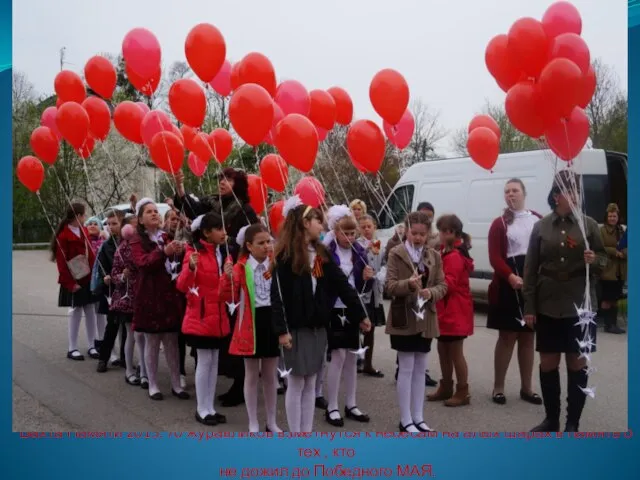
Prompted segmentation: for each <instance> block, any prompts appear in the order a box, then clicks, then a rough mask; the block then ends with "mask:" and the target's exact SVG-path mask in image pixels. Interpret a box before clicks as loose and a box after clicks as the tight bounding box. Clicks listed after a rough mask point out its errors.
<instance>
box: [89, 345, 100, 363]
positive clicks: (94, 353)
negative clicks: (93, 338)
mask: <svg viewBox="0 0 640 480" xmlns="http://www.w3.org/2000/svg"><path fill="white" fill-rule="evenodd" d="M87 355H89V357H91V358H93V359H94V360H98V359H99V358H100V354H99V353H98V351H97V350H96V349H95V348H93V347H91V348H90V349H89V350H88V351H87Z"/></svg>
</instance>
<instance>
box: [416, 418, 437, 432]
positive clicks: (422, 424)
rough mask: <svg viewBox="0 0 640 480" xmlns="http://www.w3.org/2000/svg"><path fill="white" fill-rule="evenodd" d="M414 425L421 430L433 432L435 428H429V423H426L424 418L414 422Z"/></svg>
mask: <svg viewBox="0 0 640 480" xmlns="http://www.w3.org/2000/svg"><path fill="white" fill-rule="evenodd" d="M414 425H415V427H416V428H417V429H418V430H420V431H421V432H435V430H434V429H433V428H430V427H429V425H427V424H426V423H425V422H424V420H423V421H422V422H420V423H414Z"/></svg>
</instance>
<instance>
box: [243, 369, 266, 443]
mask: <svg viewBox="0 0 640 480" xmlns="http://www.w3.org/2000/svg"><path fill="white" fill-rule="evenodd" d="M259 377H260V359H259V358H245V359H244V402H245V405H246V407H247V416H248V417H249V431H250V432H254V433H257V432H259V431H260V422H259V421H258V381H259V380H260V378H259ZM265 380H266V378H265V376H264V375H263V376H262V381H263V382H264V381H265Z"/></svg>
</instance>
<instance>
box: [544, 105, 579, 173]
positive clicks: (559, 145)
mask: <svg viewBox="0 0 640 480" xmlns="http://www.w3.org/2000/svg"><path fill="white" fill-rule="evenodd" d="M544 138H545V140H546V141H547V143H548V144H549V148H550V149H551V150H552V151H553V153H555V154H556V155H557V156H558V157H560V158H561V159H562V160H565V161H569V160H572V159H574V158H576V157H577V156H578V155H579V154H580V152H581V151H582V149H583V148H584V146H585V144H586V143H587V140H588V139H589V118H588V117H587V115H586V114H585V113H584V110H582V109H581V108H580V107H575V108H574V109H573V112H571V116H570V117H569V118H568V119H566V120H565V119H562V120H557V121H556V122H555V123H553V124H552V125H549V127H548V128H547V130H546V131H545V132H544Z"/></svg>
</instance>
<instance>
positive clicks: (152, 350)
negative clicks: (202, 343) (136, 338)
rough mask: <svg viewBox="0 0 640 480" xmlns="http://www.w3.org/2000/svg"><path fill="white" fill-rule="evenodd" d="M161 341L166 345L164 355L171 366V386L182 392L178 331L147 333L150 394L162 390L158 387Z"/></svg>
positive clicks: (145, 355)
mask: <svg viewBox="0 0 640 480" xmlns="http://www.w3.org/2000/svg"><path fill="white" fill-rule="evenodd" d="M160 342H162V344H163V345H164V356H165V359H166V360H167V365H168V366H169V374H170V376H171V388H172V389H173V390H174V391H175V392H176V393H179V392H182V388H181V387H180V362H179V360H178V356H179V353H178V334H177V333H145V346H144V360H145V362H146V364H147V365H146V366H147V374H148V378H149V396H151V395H154V394H156V393H158V392H160V388H159V387H158V360H159V356H160Z"/></svg>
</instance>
